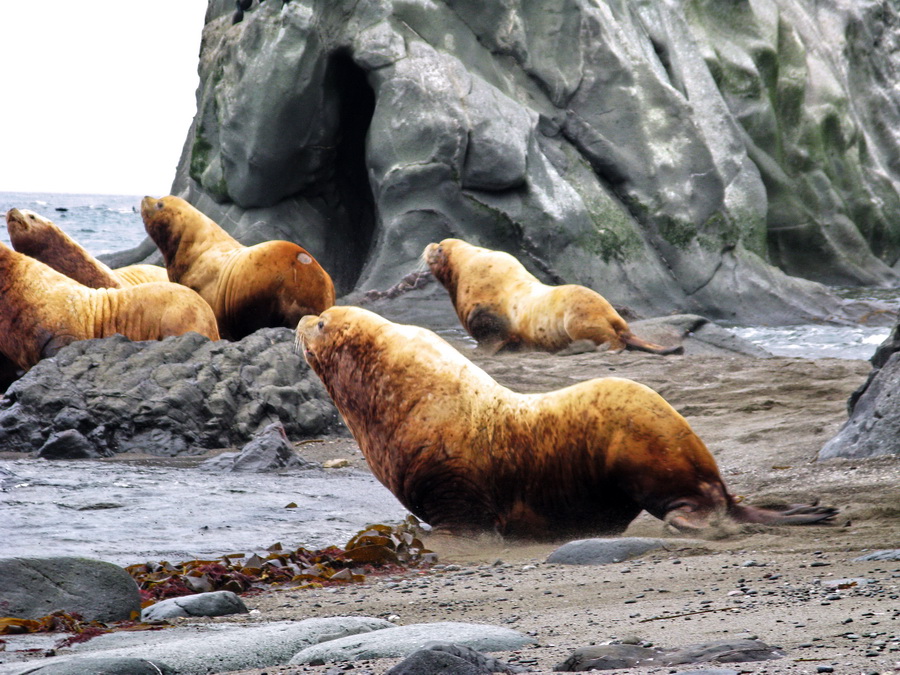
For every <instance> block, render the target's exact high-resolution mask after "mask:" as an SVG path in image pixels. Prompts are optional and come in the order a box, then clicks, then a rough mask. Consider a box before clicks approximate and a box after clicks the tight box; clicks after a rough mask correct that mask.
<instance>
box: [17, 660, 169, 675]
mask: <svg viewBox="0 0 900 675" xmlns="http://www.w3.org/2000/svg"><path fill="white" fill-rule="evenodd" d="M23 671H24V672H27V673H29V674H32V673H33V674H34V675H87V673H90V675H176V674H175V671H174V670H172V669H171V668H169V666H167V665H166V664H164V663H162V662H161V661H148V660H146V659H131V658H110V659H107V658H96V659H87V658H86V659H72V660H69V661H61V662H59V663H51V664H50V665H47V666H41V665H38V666H37V667H36V668H35V667H33V666H29V667H27V668H26V669H23ZM24 672H23V675H24Z"/></svg>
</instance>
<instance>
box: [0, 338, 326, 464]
mask: <svg viewBox="0 0 900 675" xmlns="http://www.w3.org/2000/svg"><path fill="white" fill-rule="evenodd" d="M292 342H293V333H292V331H290V330H288V329H286V328H269V329H263V330H261V331H257V332H256V333H254V334H253V335H250V336H248V337H247V338H245V339H244V340H242V341H240V342H227V341H225V340H221V341H218V342H210V341H209V340H207V339H206V338H204V337H201V336H200V335H197V334H196V333H191V334H188V335H184V336H180V337H174V338H169V339H166V340H163V341H160V342H130V341H128V340H126V339H125V338H123V337H121V336H118V335H116V336H113V337H110V338H104V339H102V340H85V341H83V342H77V343H74V344H72V345H69V346H67V347H66V348H65V349H63V350H62V351H61V352H60V353H59V354H58V355H57V356H56V357H55V358H52V359H44V360H42V361H40V362H39V363H38V364H37V366H35V367H34V368H32V369H31V370H30V371H29V372H28V374H27V375H26V376H25V377H23V378H22V379H20V380H18V381H17V382H16V383H15V384H14V385H13V386H12V387H10V389H9V390H8V391H7V392H6V397H5V398H4V399H3V400H2V401H0V446H2V447H3V449H4V450H7V451H13V452H33V451H35V450H39V449H41V452H42V453H45V452H47V445H52V443H51V442H48V439H51V440H52V439H53V438H56V439H57V440H58V439H59V435H63V436H65V435H67V434H68V435H70V436H76V438H78V440H79V443H80V444H81V447H82V449H84V448H85V447H87V444H89V445H90V446H91V447H92V448H93V450H94V451H95V452H96V454H98V455H102V456H111V455H113V454H114V453H117V452H139V453H149V454H154V455H162V456H174V455H179V454H191V453H198V452H202V451H204V450H205V449H211V448H224V447H230V446H242V445H243V444H245V443H247V442H248V441H250V440H251V439H252V438H253V437H254V435H255V434H257V433H258V432H260V431H261V430H263V429H264V428H265V427H266V426H267V425H269V424H271V423H273V422H280V423H281V424H282V425H283V427H284V430H285V431H286V432H287V434H288V435H289V436H290V437H292V438H303V437H306V436H310V435H315V434H321V433H323V432H326V431H329V430H331V431H334V430H336V429H338V428H340V422H339V421H338V417H337V412H336V410H335V408H334V406H333V405H332V403H331V401H330V399H329V398H328V395H327V393H326V392H325V390H324V388H323V387H322V385H321V383H320V382H319V379H318V378H317V377H315V375H312V374H311V372H310V370H309V368H308V367H307V365H306V363H305V362H304V361H303V360H302V358H301V357H300V356H298V355H296V354H294V353H293V351H292ZM85 441H86V442H87V444H86V443H85Z"/></svg>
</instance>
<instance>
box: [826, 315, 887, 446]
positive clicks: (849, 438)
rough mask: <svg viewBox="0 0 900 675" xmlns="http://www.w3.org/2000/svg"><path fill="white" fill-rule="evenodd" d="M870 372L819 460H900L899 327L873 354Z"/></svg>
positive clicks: (854, 393)
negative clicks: (887, 458) (875, 458)
mask: <svg viewBox="0 0 900 675" xmlns="http://www.w3.org/2000/svg"><path fill="white" fill-rule="evenodd" d="M871 362H872V371H871V372H870V373H869V377H868V378H867V379H866V381H865V382H864V383H863V384H862V385H861V386H860V387H859V389H857V390H856V391H855V392H853V394H852V395H851V396H850V399H849V400H848V401H847V412H848V415H849V418H848V419H847V421H846V422H845V423H844V426H842V427H841V429H840V430H839V431H838V433H837V434H836V435H835V436H834V437H833V438H832V439H831V440H829V441H828V442H827V443H826V444H825V445H824V446H823V447H822V449H821V450H820V451H819V459H820V460H822V459H832V458H835V457H847V458H864V457H881V456H885V455H897V456H900V405H898V404H897V398H898V396H900V323H898V324H897V325H896V326H894V330H893V331H891V334H890V335H889V336H888V337H887V339H886V340H885V341H884V342H882V343H881V345H879V347H878V349H877V350H875V354H874V355H873V356H872V358H871Z"/></svg>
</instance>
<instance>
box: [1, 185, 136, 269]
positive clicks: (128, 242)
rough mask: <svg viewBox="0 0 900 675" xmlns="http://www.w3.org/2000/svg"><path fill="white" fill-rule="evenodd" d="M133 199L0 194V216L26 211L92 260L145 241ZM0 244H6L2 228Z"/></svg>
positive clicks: (124, 197) (109, 196)
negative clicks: (59, 230)
mask: <svg viewBox="0 0 900 675" xmlns="http://www.w3.org/2000/svg"><path fill="white" fill-rule="evenodd" d="M142 198H143V197H138V196H133V195H70V194H50V193H39V192H0V213H2V214H3V215H4V217H5V216H6V212H7V211H9V210H10V209H28V210H29V211H34V212H35V213H38V214H40V215H41V216H43V217H44V218H47V219H48V220H52V221H53V222H54V223H56V224H57V225H59V226H60V227H61V228H62V229H63V231H64V232H65V233H66V234H68V235H69V236H70V237H72V239H74V240H75V241H77V242H78V243H79V244H81V245H82V246H84V248H86V249H87V250H88V251H89V252H90V253H92V254H93V255H95V256H98V255H101V254H103V253H112V252H114V251H123V250H125V249H128V248H132V247H133V246H137V245H138V244H139V243H141V242H142V241H143V240H144V239H145V238H146V237H147V233H146V232H145V231H144V222H143V221H142V220H141V211H140V209H141V199H142ZM0 241H2V242H3V243H4V244H9V233H8V232H7V231H6V227H5V226H4V227H0Z"/></svg>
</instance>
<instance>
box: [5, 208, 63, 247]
mask: <svg viewBox="0 0 900 675" xmlns="http://www.w3.org/2000/svg"><path fill="white" fill-rule="evenodd" d="M47 227H53V223H52V222H51V221H49V220H47V219H46V218H44V217H43V216H41V215H40V214H37V213H35V212H34V211H29V210H28V209H10V210H9V211H7V212H6V229H7V230H8V231H9V236H10V238H12V239H13V240H19V239H21V240H25V239H27V238H29V237H30V236H33V235H36V234H37V232H39V231H40V230H41V229H43V228H47Z"/></svg>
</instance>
